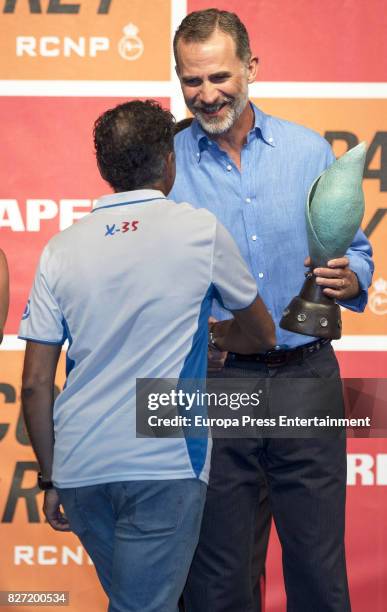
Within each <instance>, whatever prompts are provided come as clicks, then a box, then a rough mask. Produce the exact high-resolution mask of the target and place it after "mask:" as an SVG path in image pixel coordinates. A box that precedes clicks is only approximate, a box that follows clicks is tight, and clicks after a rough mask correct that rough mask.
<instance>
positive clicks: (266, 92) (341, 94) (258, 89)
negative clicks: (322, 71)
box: [249, 81, 387, 99]
mask: <svg viewBox="0 0 387 612" xmlns="http://www.w3.org/2000/svg"><path fill="white" fill-rule="evenodd" d="M249 93H250V96H251V97H252V98H349V99H351V98H387V83H317V82H310V83H309V82H307V83H292V82H282V81H281V82H277V83H274V82H272V81H266V82H264V81H262V82H259V81H257V82H255V83H252V84H251V85H250V86H249Z"/></svg>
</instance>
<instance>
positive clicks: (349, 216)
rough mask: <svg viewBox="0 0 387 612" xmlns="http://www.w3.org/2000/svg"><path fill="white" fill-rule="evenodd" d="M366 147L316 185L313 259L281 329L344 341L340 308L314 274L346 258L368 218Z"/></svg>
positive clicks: (311, 201)
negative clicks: (364, 176) (364, 181)
mask: <svg viewBox="0 0 387 612" xmlns="http://www.w3.org/2000/svg"><path fill="white" fill-rule="evenodd" d="M366 152H367V149H366V143H365V142H361V143H360V144H359V145H357V146H356V147H354V148H353V149H350V150H349V151H347V153H345V154H344V155H342V157H340V158H339V159H337V160H336V161H335V162H334V163H333V164H332V165H331V166H329V168H327V169H326V170H325V171H324V172H323V173H322V174H321V175H320V176H319V177H318V178H317V179H316V180H315V181H314V182H313V184H312V186H311V188H310V190H309V193H308V197H307V201H306V209H305V219H306V230H307V236H308V247H309V254H310V258H311V261H312V264H311V268H310V270H309V272H307V273H306V274H305V276H306V280H305V282H304V285H303V287H302V289H301V291H300V294H299V295H298V296H297V297H294V298H293V299H292V301H291V302H290V304H289V305H288V306H287V307H286V308H285V310H284V312H283V316H282V319H281V321H280V327H282V328H283V329H286V330H289V331H293V332H296V333H299V334H305V335H308V336H317V337H320V338H330V339H332V340H334V339H338V338H340V337H341V315H340V307H339V305H338V304H336V302H335V300H334V299H332V298H330V297H328V296H326V295H325V294H324V293H323V287H321V286H320V285H317V284H316V280H315V276H314V274H313V272H312V270H313V269H314V268H316V267H320V268H326V267H327V263H328V261H329V260H330V259H336V258H338V257H343V256H344V255H345V253H346V251H347V249H348V247H349V246H350V244H351V243H352V240H353V238H354V236H355V234H356V232H357V230H358V229H359V227H360V224H361V221H362V219H363V215H364V194H363V189H362V180H363V171H364V163H365V157H366Z"/></svg>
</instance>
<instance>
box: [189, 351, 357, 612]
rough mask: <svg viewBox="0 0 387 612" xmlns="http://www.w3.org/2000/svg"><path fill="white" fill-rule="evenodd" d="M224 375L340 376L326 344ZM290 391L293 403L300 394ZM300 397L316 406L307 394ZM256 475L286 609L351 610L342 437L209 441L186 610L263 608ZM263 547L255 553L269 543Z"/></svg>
mask: <svg viewBox="0 0 387 612" xmlns="http://www.w3.org/2000/svg"><path fill="white" fill-rule="evenodd" d="M238 365H239V364H238ZM240 365H242V364H240ZM227 375H230V376H233V377H244V376H249V377H251V376H253V377H257V378H268V377H270V378H274V377H280V378H292V379H300V378H316V377H317V378H335V377H336V378H337V377H338V376H339V370H338V365H337V360H336V358H335V355H334V353H333V350H332V348H331V346H330V345H326V346H324V347H322V348H321V349H320V351H318V352H316V353H313V354H311V355H310V356H308V357H307V358H306V359H303V360H302V361H300V362H297V363H292V364H289V365H286V366H282V367H278V368H270V369H269V368H267V366H265V365H257V364H253V368H251V369H248V368H246V365H245V364H243V366H242V367H240V368H239V367H233V368H229V369H228V370H227V368H226V370H225V372H223V373H222V376H224V377H226V376H227ZM291 388H292V387H291ZM293 390H294V394H293V399H294V395H295V394H296V393H297V389H296V388H294V389H293ZM306 397H307V400H306V401H308V402H309V403H313V402H311V397H310V395H309V396H306ZM300 401H302V392H300ZM276 402H277V403H278V405H277V406H276V407H274V408H275V412H277V413H281V412H283V413H284V414H286V406H287V405H288V404H289V397H287V396H282V397H279V395H278V393H277V394H276ZM293 403H294V402H293ZM260 469H263V471H264V473H265V477H266V481H267V486H268V495H269V500H270V507H271V510H272V513H273V516H274V521H275V524H276V527H277V531H278V535H279V538H280V541H281V545H282V553H283V571H284V579H285V587H286V594H287V611H288V612H349V611H350V609H351V608H350V601H349V593H348V584H347V575H346V564H345V550H344V514H345V492H346V442H345V436H343V435H338V436H337V437H335V438H326V437H325V438H321V437H314V438H307V439H299V438H281V439H278V438H259V437H256V438H255V439H250V438H248V439H230V440H220V439H218V440H216V439H215V440H214V449H213V455H212V467H211V476H210V485H209V488H208V492H207V500H206V506H205V510H204V517H203V522H202V527H201V535H200V539H199V545H198V548H197V550H196V553H195V556H194V560H193V563H192V566H191V570H190V574H189V577H188V581H187V585H186V588H185V591H184V602H185V608H186V612H257V611H258V610H260V602H259V596H258V595H259V594H258V592H257V589H256V587H255V585H256V581H255V577H256V575H257V574H256V572H257V557H258V555H259V549H257V548H256V547H255V541H254V540H255V536H256V526H257V522H256V521H257V516H258V514H259V510H260V501H261V500H262V499H263V497H264V495H265V494H264V493H262V482H263V481H262V477H261V472H260ZM260 546H261V553H262V550H265V547H266V541H263V542H261V544H260ZM261 562H262V558H261Z"/></svg>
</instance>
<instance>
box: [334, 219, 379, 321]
mask: <svg viewBox="0 0 387 612" xmlns="http://www.w3.org/2000/svg"><path fill="white" fill-rule="evenodd" d="M346 255H347V257H348V259H349V267H350V269H351V270H352V271H353V272H355V274H356V276H357V278H358V281H359V286H360V293H359V295H357V296H356V297H354V298H352V299H351V300H345V301H342V302H339V304H340V305H341V306H344V307H345V308H348V309H349V310H353V311H354V312H363V310H364V309H365V307H366V305H367V301H368V287H369V286H370V285H371V280H372V274H373V272H374V263H373V261H372V247H371V244H370V242H369V240H367V238H366V236H365V234H364V232H363V231H362V230H360V229H359V230H358V231H357V233H356V235H355V238H354V239H353V242H352V244H351V246H350V247H349V249H348V251H347V252H346Z"/></svg>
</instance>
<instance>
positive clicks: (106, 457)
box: [20, 101, 275, 612]
mask: <svg viewBox="0 0 387 612" xmlns="http://www.w3.org/2000/svg"><path fill="white" fill-rule="evenodd" d="M94 142H95V148H96V156H97V163H98V167H99V170H100V172H101V175H102V176H103V178H104V179H106V180H107V181H108V183H109V184H110V185H111V187H112V188H113V189H114V191H115V193H114V194H112V195H108V196H104V197H102V198H100V199H99V200H98V201H97V204H96V206H95V208H94V210H93V211H92V213H90V214H89V215H87V216H86V217H84V218H83V219H82V220H80V221H78V222H77V223H76V224H75V225H73V226H72V227H70V228H69V229H67V230H65V231H63V232H61V233H60V234H57V235H56V236H54V237H53V238H52V239H51V240H50V242H49V243H48V244H47V246H46V247H45V249H44V251H43V253H42V256H41V259H40V263H39V266H38V269H37V272H36V276H35V281H34V286H33V289H32V292H31V295H30V299H29V301H28V306H27V308H26V311H25V314H24V316H23V321H22V323H21V326H20V337H22V338H24V339H25V340H27V348H26V356H25V364H24V372H23V388H22V401H23V410H24V417H25V421H26V425H27V429H28V432H29V435H30V438H31V442H32V445H33V448H34V450H35V453H36V455H37V458H38V462H39V465H40V470H41V472H40V474H39V485H40V487H41V488H42V489H44V490H45V500H44V511H45V515H46V517H47V519H48V522H49V523H50V524H51V526H52V527H53V528H54V529H57V530H59V531H66V530H68V529H72V530H73V531H74V532H75V533H76V534H77V535H78V536H79V538H80V539H81V541H82V543H83V545H84V546H85V548H86V550H87V551H88V553H89V554H90V556H91V558H92V559H93V561H94V564H95V566H96V570H97V572H98V576H99V578H100V581H101V583H102V585H103V587H104V589H105V591H106V593H107V595H108V597H109V600H110V603H109V610H110V611H111V612H118V611H125V612H129V611H138V612H140V611H141V612H152V611H154V612H156V611H157V612H160V611H161V610H163V611H165V612H175V611H176V609H177V601H178V597H179V595H180V593H181V591H182V589H183V586H184V583H185V580H186V577H187V573H188V569H189V565H190V563H191V560H192V556H193V552H194V549H195V546H196V543H197V539H198V534H199V526H200V520H201V514H202V509H203V504H204V498H205V491H206V483H207V481H208V469H209V456H210V443H209V440H208V439H207V438H200V439H195V440H194V441H193V439H192V438H190V437H189V436H188V437H187V438H186V437H181V438H168V439H165V438H164V439H161V438H136V422H135V421H136V418H135V417H136V415H135V406H136V396H135V389H136V387H135V385H136V378H176V379H182V378H204V377H205V374H206V365H207V364H206V355H207V341H208V328H207V320H208V315H209V313H210V308H211V301H212V299H213V297H217V298H218V299H219V300H220V301H221V302H222V303H223V305H224V306H225V307H227V308H228V309H230V310H231V311H233V312H234V316H235V318H234V320H233V321H232V322H230V321H227V322H223V323H219V324H217V325H216V326H215V327H213V328H212V336H213V337H212V341H215V342H216V345H217V346H218V347H219V348H220V349H221V350H234V351H238V352H247V353H248V352H257V351H258V350H261V351H262V350H265V349H266V348H269V347H270V346H272V345H273V344H274V342H275V338H274V331H273V330H274V327H273V323H272V320H271V318H270V316H269V314H268V312H267V310H266V308H265V306H264V305H263V303H262V301H261V299H260V298H259V297H257V288H256V285H255V282H254V280H253V279H252V277H251V275H250V273H249V272H248V270H247V267H246V265H245V264H244V262H243V260H242V258H241V256H240V254H239V252H238V249H237V247H236V246H235V244H234V242H233V240H232V238H231V237H230V235H229V234H228V233H227V231H226V230H225V229H224V228H223V226H222V225H221V224H220V223H219V222H218V221H217V220H216V218H215V216H214V215H213V214H212V213H210V212H208V211H207V210H204V209H203V210H195V209H194V208H192V207H191V206H190V205H189V204H185V203H182V204H179V205H177V204H175V203H174V202H172V201H170V200H167V199H166V197H165V195H164V194H166V193H168V192H169V191H170V189H171V187H172V184H173V181H174V176H175V162H174V153H173V118H172V116H171V115H170V113H169V112H168V111H165V110H163V109H162V108H161V107H160V106H158V105H157V104H156V103H154V102H151V101H147V102H140V101H132V102H128V103H126V104H123V105H120V106H118V107H116V108H115V109H112V110H110V111H107V112H106V113H104V114H103V115H102V116H101V117H100V118H99V119H98V120H97V122H96V124H95V130H94ZM65 339H68V341H69V348H68V353H67V381H66V385H65V388H64V390H63V391H62V393H61V394H60V395H59V396H58V398H57V399H56V401H55V402H54V378H55V372H56V367H57V362H58V358H59V355H60V351H61V346H62V344H63V342H64V340H65ZM61 505H62V506H63V508H64V510H65V513H66V515H64V514H63V513H62V511H61Z"/></svg>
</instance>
